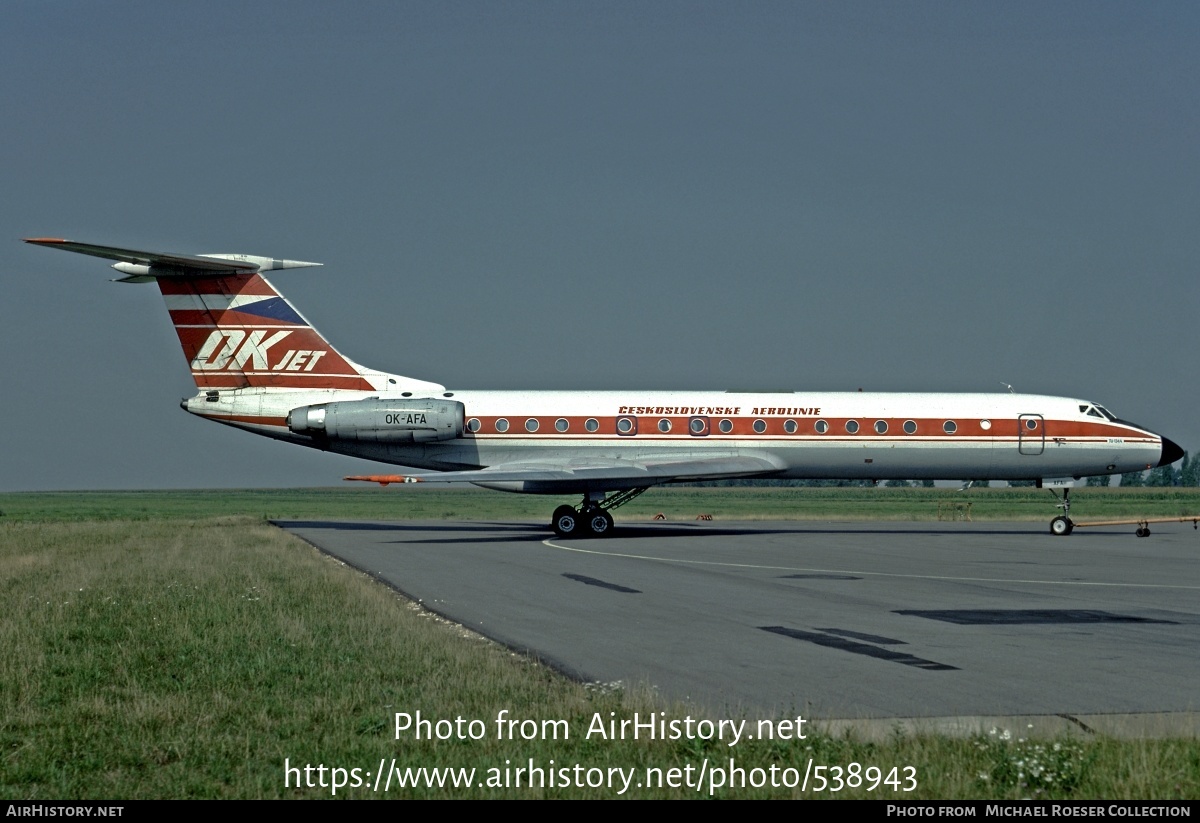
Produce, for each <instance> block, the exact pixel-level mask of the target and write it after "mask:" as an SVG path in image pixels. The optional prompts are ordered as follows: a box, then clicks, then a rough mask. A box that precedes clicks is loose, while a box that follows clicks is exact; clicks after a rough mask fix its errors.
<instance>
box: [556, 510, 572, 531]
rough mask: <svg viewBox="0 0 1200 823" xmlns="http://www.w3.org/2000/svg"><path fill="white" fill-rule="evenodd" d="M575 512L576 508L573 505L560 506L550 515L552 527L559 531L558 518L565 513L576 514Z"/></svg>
mask: <svg viewBox="0 0 1200 823" xmlns="http://www.w3.org/2000/svg"><path fill="white" fill-rule="evenodd" d="M574 513H575V509H574V507H572V506H565V505H564V506H559V507H558V508H557V509H555V510H554V514H552V515H550V528H552V529H554V530H555V531H558V526H557V525H555V524H556V523H558V518H560V517H562V516H563V515H564V514H574Z"/></svg>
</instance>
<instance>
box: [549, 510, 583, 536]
mask: <svg viewBox="0 0 1200 823" xmlns="http://www.w3.org/2000/svg"><path fill="white" fill-rule="evenodd" d="M550 525H551V526H553V527H554V533H555V534H557V535H558V536H559V537H570V536H571V535H573V534H575V533H576V532H577V531H579V527H580V526H581V525H582V521H581V518H580V517H579V512H577V511H575V510H574V509H572V508H571V507H570V506H560V507H559V508H558V509H556V510H555V511H554V522H553V523H551V524H550Z"/></svg>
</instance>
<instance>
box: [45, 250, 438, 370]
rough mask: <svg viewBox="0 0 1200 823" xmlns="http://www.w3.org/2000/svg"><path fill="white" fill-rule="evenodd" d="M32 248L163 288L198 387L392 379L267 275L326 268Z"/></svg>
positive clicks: (236, 258) (225, 257)
mask: <svg viewBox="0 0 1200 823" xmlns="http://www.w3.org/2000/svg"><path fill="white" fill-rule="evenodd" d="M25 242H27V243H33V244H35V245H39V246H46V247H48V248H58V249H62V250H64V251H73V252H77V253H79V254H88V255H92V256H94V257H104V258H107V259H110V260H117V261H119V262H118V263H116V264H114V265H113V268H114V269H116V270H117V271H119V272H121V273H122V274H124V275H125V277H122V278H120V279H119V280H120V282H127V283H128V282H134V283H145V282H151V281H153V282H157V283H158V288H159V290H160V291H161V292H162V296H163V300H164V301H165V302H166V304H167V310H168V311H169V312H170V315H171V322H172V323H173V324H174V326H175V332H176V333H177V334H178V335H179V343H180V345H181V346H182V347H183V354H184V357H185V358H187V361H188V366H189V368H190V369H191V372H192V379H193V380H195V382H196V386H197V387H198V388H201V389H239V388H247V387H252V386H265V387H275V388H286V389H362V390H371V389H373V388H377V387H376V386H374V385H373V384H372V381H371V379H369V378H371V377H380V378H382V377H386V376H384V375H381V374H380V373H378V372H373V371H370V370H368V369H365V368H363V367H362V366H359V365H358V364H356V363H354V362H353V361H351V360H349V359H347V358H346V357H344V356H342V354H340V353H339V352H338V351H337V350H336V349H335V348H334V347H333V346H331V345H330V344H329V342H328V341H327V340H326V339H325V338H324V337H323V336H322V335H321V334H320V332H318V331H317V330H316V329H315V328H313V327H312V325H311V324H310V323H309V322H308V321H307V320H305V319H304V316H303V315H301V314H300V312H298V311H297V310H296V309H295V307H294V306H292V304H291V303H289V302H288V301H287V299H286V298H284V296H283V295H282V294H280V293H279V292H278V291H277V290H276V289H275V287H274V286H272V285H271V284H270V282H268V281H267V279H266V278H265V277H263V276H262V274H261V273H260V272H262V271H269V270H275V269H290V268H301V267H305V266H319V265H321V264H320V263H308V262H304V261H300V260H276V259H274V258H269V257H254V256H251V255H244V254H214V255H197V256H188V255H178V254H160V253H157V252H143V251H136V250H134V249H120V248H115V247H112V246H94V245H89V244H85V243H74V242H71V241H68V240H59V239H55V238H31V239H27V240H26V241H25ZM377 382H378V381H377ZM392 382H394V381H392ZM412 382H417V381H412ZM421 385H428V386H431V387H434V388H437V387H436V386H435V385H434V384H421Z"/></svg>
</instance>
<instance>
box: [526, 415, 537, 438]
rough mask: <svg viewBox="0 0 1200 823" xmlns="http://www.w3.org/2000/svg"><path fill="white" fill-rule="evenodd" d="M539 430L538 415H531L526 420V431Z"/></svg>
mask: <svg viewBox="0 0 1200 823" xmlns="http://www.w3.org/2000/svg"><path fill="white" fill-rule="evenodd" d="M537 430H538V422H537V418H536V417H531V418H529V419H528V420H526V421H525V431H527V432H529V433H531V434H532V433H533V432H535V431H537Z"/></svg>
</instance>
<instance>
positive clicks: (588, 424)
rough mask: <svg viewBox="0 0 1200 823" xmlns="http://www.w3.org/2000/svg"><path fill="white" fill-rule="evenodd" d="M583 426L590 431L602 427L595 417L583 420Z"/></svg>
mask: <svg viewBox="0 0 1200 823" xmlns="http://www.w3.org/2000/svg"><path fill="white" fill-rule="evenodd" d="M583 427H584V428H585V429H587V430H588V431H590V432H594V431H598V430H599V428H600V421H599V420H597V419H596V418H594V417H589V418H588V419H587V420H585V421H583Z"/></svg>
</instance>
